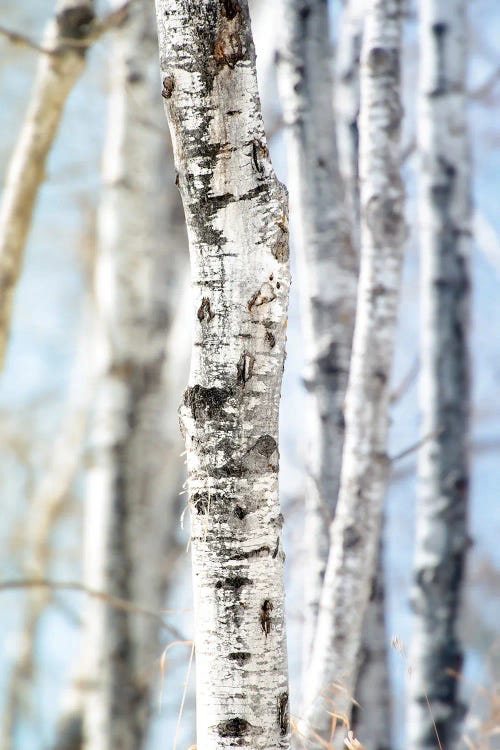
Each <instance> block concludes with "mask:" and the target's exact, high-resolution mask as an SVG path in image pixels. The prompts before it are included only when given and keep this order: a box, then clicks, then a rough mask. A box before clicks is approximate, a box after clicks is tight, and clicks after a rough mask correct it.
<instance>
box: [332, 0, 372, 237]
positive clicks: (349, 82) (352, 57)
mask: <svg viewBox="0 0 500 750" xmlns="http://www.w3.org/2000/svg"><path fill="white" fill-rule="evenodd" d="M365 1H366V0H346V2H345V4H344V9H343V11H342V15H341V18H340V25H339V34H338V44H337V59H336V63H337V64H336V79H335V114H336V123H335V124H336V127H337V142H338V149H339V167H340V173H341V175H342V183H343V185H344V191H345V192H344V195H345V201H346V205H347V208H348V212H349V218H350V220H351V236H352V240H353V245H354V247H355V249H356V252H359V244H360V237H359V227H360V215H359V165H358V150H359V126H358V118H359V62H360V56H361V42H362V39H363V24H364V20H365Z"/></svg>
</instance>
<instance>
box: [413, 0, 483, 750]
mask: <svg viewBox="0 0 500 750" xmlns="http://www.w3.org/2000/svg"><path fill="white" fill-rule="evenodd" d="M466 38H467V23H466V3H465V0H450V1H449V0H428V2H425V3H423V4H422V8H421V18H420V60H421V63H420V71H421V72H420V96H419V118H418V123H419V129H418V147H419V152H420V190H419V192H420V196H419V214H420V216H419V223H420V231H419V235H420V243H421V255H422V261H421V295H422V306H421V354H420V363H421V364H420V373H421V380H420V406H421V414H422V425H421V430H422V435H434V436H435V437H434V438H432V439H431V440H425V442H424V444H423V446H422V448H421V449H420V453H419V462H418V505H417V531H416V548H415V562H414V585H413V590H412V604H413V609H414V620H413V622H414V628H413V642H412V647H411V655H410V660H411V665H412V675H411V678H410V679H409V706H408V709H409V710H408V747H409V748H411V749H412V750H431V748H434V747H436V736H435V729H434V725H433V720H434V721H435V724H436V728H437V732H438V733H439V738H440V741H441V744H442V746H443V747H445V748H446V750H453V748H454V747H456V745H457V741H458V736H459V733H460V724H461V719H462V717H463V714H464V711H465V707H464V705H463V704H462V703H461V701H460V700H459V688H460V679H459V677H458V676H457V675H460V673H461V670H462V662H463V656H464V655H463V647H462V645H461V643H460V641H459V637H458V632H457V629H458V622H457V618H458V612H459V608H460V603H461V598H462V585H463V577H464V567H465V556H466V549H467V514H468V496H469V491H468V485H469V462H468V441H469V409H470V386H469V333H468V328H469V307H470V271H469V262H470V260H469V256H470V246H471V240H470V232H471V228H470V227H471V206H470V159H469V145H468V138H467V123H466V97H465V81H466V64H467V52H466V44H467V42H466ZM427 699H428V700H429V703H430V711H429V706H428V704H427Z"/></svg>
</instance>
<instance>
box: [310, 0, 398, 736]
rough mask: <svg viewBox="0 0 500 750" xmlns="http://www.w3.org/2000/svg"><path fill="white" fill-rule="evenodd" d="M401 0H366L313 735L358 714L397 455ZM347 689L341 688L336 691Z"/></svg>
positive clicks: (327, 732) (312, 706) (315, 654)
mask: <svg viewBox="0 0 500 750" xmlns="http://www.w3.org/2000/svg"><path fill="white" fill-rule="evenodd" d="M400 36H401V7H400V2H399V0H371V2H369V3H368V4H367V12H366V25H365V35H364V40H363V51H362V64H361V73H360V85H361V109H360V155H359V163H360V177H361V267H360V279H359V288H358V310H357V319H356V326H355V333H354V341H353V353H352V361H351V371H350V376H349V385H348V389H347V395H346V405H345V419H346V433H345V443H344V454H343V463H342V474H341V487H340V493H339V500H338V504H337V510H336V514H335V518H334V520H333V523H332V526H331V536H330V554H329V558H328V565H327V569H326V574H325V581H324V584H323V591H322V597H321V604H320V612H319V616H318V627H317V637H316V640H315V645H314V651H313V658H312V665H311V672H310V673H311V679H310V680H309V684H308V696H307V698H308V700H307V704H306V711H305V717H304V718H305V719H306V722H304V727H303V729H304V731H305V733H306V734H307V736H308V737H309V738H310V739H311V741H312V742H313V744H314V742H316V743H317V742H318V741H317V739H315V735H314V732H316V733H318V734H319V735H320V736H321V737H323V738H324V739H329V737H330V733H331V716H330V715H329V713H328V712H329V711H330V712H332V711H333V712H335V713H338V714H341V715H349V713H350V698H349V696H350V695H352V692H353V689H354V680H355V673H356V662H357V654H358V650H359V646H360V639H361V627H362V622H363V615H364V611H365V609H366V606H367V603H368V600H369V595H370V588H371V583H372V577H373V572H374V568H375V562H376V552H377V543H378V535H379V525H380V516H381V509H382V502H383V497H384V493H385V488H386V483H387V474H388V459H387V455H386V442H387V431H388V402H389V377H390V371H391V364H392V354H393V349H394V338H395V329H396V315H397V303H398V291H399V285H400V275H401V264H402V246H403V240H404V234H405V226H404V219H403V187H402V182H401V178H400V174H399V163H400V153H399V145H400V143H399V142H400V120H401V103H400V90H399V89H400V85H399V78H400ZM337 685H340V686H341V689H338V688H337Z"/></svg>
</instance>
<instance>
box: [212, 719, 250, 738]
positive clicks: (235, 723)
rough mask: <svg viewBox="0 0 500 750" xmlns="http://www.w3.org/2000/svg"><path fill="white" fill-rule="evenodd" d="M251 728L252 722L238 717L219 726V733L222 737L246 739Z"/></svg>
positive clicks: (222, 722) (220, 723)
mask: <svg viewBox="0 0 500 750" xmlns="http://www.w3.org/2000/svg"><path fill="white" fill-rule="evenodd" d="M251 728H252V725H251V724H250V722H248V721H247V720H246V719H240V718H238V717H236V718H234V719H228V720H227V721H221V722H219V724H217V732H218V734H219V736H220V737H244V736H245V735H246V734H248V733H249V731H250V729H251Z"/></svg>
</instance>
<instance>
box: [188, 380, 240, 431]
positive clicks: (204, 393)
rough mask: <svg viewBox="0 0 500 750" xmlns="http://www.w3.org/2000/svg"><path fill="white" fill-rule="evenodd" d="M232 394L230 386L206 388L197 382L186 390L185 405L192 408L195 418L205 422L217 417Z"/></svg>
mask: <svg viewBox="0 0 500 750" xmlns="http://www.w3.org/2000/svg"><path fill="white" fill-rule="evenodd" d="M231 395H232V391H231V390H230V389H229V388H204V387H203V386H202V385H199V384H196V385H194V386H193V387H192V388H187V389H186V391H185V392H184V405H185V406H188V407H189V408H190V409H191V414H192V415H193V419H195V420H197V421H200V422H203V421H205V420H206V419H216V418H217V417H218V416H219V415H220V413H221V411H222V409H223V407H224V405H225V403H226V401H227V400H228V398H229V397H230V396H231Z"/></svg>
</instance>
